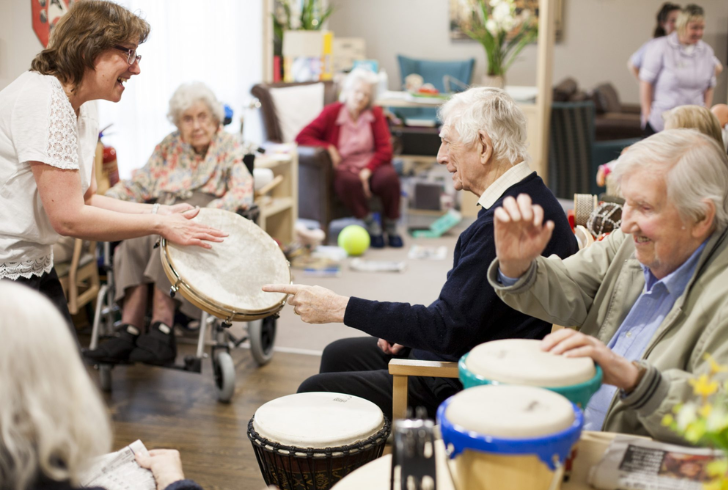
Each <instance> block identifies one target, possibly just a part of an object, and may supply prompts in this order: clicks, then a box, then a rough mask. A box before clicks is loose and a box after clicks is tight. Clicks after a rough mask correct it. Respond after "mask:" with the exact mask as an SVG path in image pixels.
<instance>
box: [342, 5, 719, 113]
mask: <svg viewBox="0 0 728 490" xmlns="http://www.w3.org/2000/svg"><path fill="white" fill-rule="evenodd" d="M563 2H564V4H565V5H564V34H563V37H562V41H561V42H560V43H557V44H556V46H555V48H554V76H553V78H554V82H558V81H560V80H561V79H563V78H565V77H567V76H571V77H573V78H575V79H576V80H577V81H578V82H579V85H580V86H581V87H583V88H584V89H586V90H591V89H592V88H593V87H594V86H596V85H597V84H599V83H601V82H604V81H609V82H611V83H612V84H613V85H614V86H615V87H616V89H617V91H618V92H619V94H620V97H621V98H622V100H623V101H624V102H634V103H636V102H638V100H639V93H638V86H637V83H636V81H635V80H634V79H633V78H632V76H631V75H630V74H629V73H628V71H627V68H626V64H627V59H628V58H629V56H630V55H631V54H632V52H634V51H635V50H636V49H637V48H638V47H639V46H640V45H641V44H642V43H643V42H645V41H646V40H647V39H649V38H650V36H651V35H652V29H653V27H654V18H655V14H656V12H657V10H658V9H659V8H660V6H661V5H662V3H663V0H563ZM332 3H333V4H334V6H335V8H336V10H335V12H334V14H333V15H332V16H331V18H330V20H329V28H330V29H331V30H332V31H334V34H335V35H337V36H341V37H363V38H364V39H365V40H366V43H367V56H368V57H370V58H374V59H378V60H379V62H380V65H381V66H382V67H383V68H384V69H386V70H387V73H388V75H389V80H390V82H389V86H390V89H398V88H399V82H400V74H399V67H398V66H397V61H396V55H397V54H404V55H408V56H412V57H415V58H427V59H464V58H471V57H474V58H475V60H476V61H475V75H474V78H473V81H474V83H477V81H479V80H480V79H481V78H482V76H483V73H484V70H485V54H484V52H483V48H482V47H481V45H480V44H478V43H475V42H472V41H457V42H456V41H451V40H450V39H449V35H448V0H337V1H335V2H332ZM683 3H685V2H683ZM695 3H698V4H699V5H701V6H702V7H703V8H704V9H705V11H706V32H705V37H704V40H705V42H707V43H708V44H710V45H711V46H712V47H713V49H714V50H715V52H716V55H717V56H718V58H719V59H720V60H721V61H722V62H723V64H724V65H726V61H727V59H728V1H726V0H695ZM727 81H728V69H727V70H726V71H724V72H723V74H722V75H721V77H720V78H719V80H718V82H719V83H718V87H717V88H716V95H715V98H714V100H715V102H725V101H726V91H727V90H728V88H727V87H728V83H727ZM535 82H536V46H535V45H533V46H529V47H527V48H526V49H524V50H523V52H522V53H521V57H520V59H519V60H518V61H516V62H515V63H514V64H513V66H512V67H511V69H510V71H509V72H508V74H507V77H506V83H507V84H509V85H535Z"/></svg>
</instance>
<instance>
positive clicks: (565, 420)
mask: <svg viewBox="0 0 728 490" xmlns="http://www.w3.org/2000/svg"><path fill="white" fill-rule="evenodd" d="M445 417H446V418H447V419H448V420H449V421H450V422H452V423H453V424H457V425H459V426H461V427H463V428H464V429H466V430H468V431H472V432H475V433H477V434H480V435H485V436H492V437H502V438H533V437H540V436H546V435H549V434H555V433H557V432H561V431H563V430H565V429H568V428H569V427H571V425H572V423H573V422H574V408H573V405H572V404H571V402H570V401H569V400H567V399H566V398H564V397H563V396H561V395H559V394H558V393H554V392H552V391H549V390H545V389H543V388H535V387H532V386H512V385H487V386H477V387H475V388H469V389H467V390H464V391H461V392H460V393H458V394H457V395H454V396H453V397H452V401H451V402H450V405H449V406H448V407H447V411H446V412H445Z"/></svg>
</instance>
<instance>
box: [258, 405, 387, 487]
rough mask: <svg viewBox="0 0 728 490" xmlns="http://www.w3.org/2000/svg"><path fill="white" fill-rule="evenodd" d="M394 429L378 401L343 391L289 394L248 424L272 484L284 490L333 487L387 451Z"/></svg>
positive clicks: (259, 462) (267, 477)
mask: <svg viewBox="0 0 728 490" xmlns="http://www.w3.org/2000/svg"><path fill="white" fill-rule="evenodd" d="M389 432H390V425H389V421H388V420H387V419H386V418H385V417H384V414H383V413H382V411H381V410H380V409H379V407H377V406H376V405H375V404H374V403H372V402H370V401H368V400H364V399H363V398H359V397H356V396H352V395H344V394H340V393H299V394H296V395H289V396H284V397H282V398H278V399H276V400H273V401H270V402H268V403H266V404H264V405H263V406H261V407H260V408H259V409H258V410H257V411H256V412H255V415H254V416H253V418H252V419H250V422H249V423H248V438H249V439H250V442H251V443H252V445H253V450H254V452H255V457H256V459H257V460H258V465H259V466H260V471H261V472H262V474H263V479H264V480H265V483H266V485H275V486H277V487H278V488H280V489H282V490H328V489H329V488H331V487H332V486H333V485H334V484H335V483H336V482H338V481H339V480H341V479H342V478H343V477H345V476H346V475H347V474H349V473H351V472H352V471H354V470H355V469H357V468H359V467H360V466H363V465H365V464H366V463H368V462H370V461H372V460H374V459H376V458H378V457H379V456H381V455H382V451H383V449H384V444H385V442H386V441H387V437H388V436H389Z"/></svg>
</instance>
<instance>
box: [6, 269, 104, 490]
mask: <svg viewBox="0 0 728 490" xmlns="http://www.w3.org/2000/svg"><path fill="white" fill-rule="evenodd" d="M0 311H2V312H3V314H2V315H0V338H2V342H0V487H2V488H7V489H13V490H24V489H27V488H30V486H31V484H32V483H33V481H34V480H35V479H36V478H37V477H38V476H39V475H40V474H41V473H42V474H44V475H45V476H46V477H47V478H50V479H52V480H56V481H70V482H71V485H73V486H74V487H78V486H80V485H79V476H80V472H81V471H82V470H83V469H84V468H85V467H87V465H88V464H89V463H90V462H91V459H92V458H93V457H95V456H98V455H100V454H103V453H105V452H108V451H109V449H110V447H111V426H110V422H109V417H108V415H107V413H106V409H105V408H104V404H103V402H102V401H101V397H100V396H99V393H98V391H97V390H96V388H95V387H94V386H93V383H92V382H91V379H90V378H89V376H88V373H87V372H86V369H85V368H84V366H83V363H82V362H81V357H80V355H79V352H78V347H77V346H76V343H75V342H74V340H73V338H72V337H71V332H70V330H69V328H68V325H67V324H66V321H65V320H64V319H63V317H62V316H61V314H60V313H59V312H58V310H57V309H56V307H55V306H54V305H53V304H52V303H51V302H50V301H49V300H48V299H47V298H45V297H44V296H42V295H41V294H40V293H38V292H36V291H34V290H32V289H30V288H28V287H25V286H22V285H20V284H16V283H14V282H12V281H0Z"/></svg>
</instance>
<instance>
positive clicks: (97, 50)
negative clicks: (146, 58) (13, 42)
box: [30, 0, 151, 89]
mask: <svg viewBox="0 0 728 490" xmlns="http://www.w3.org/2000/svg"><path fill="white" fill-rule="evenodd" d="M150 29H151V28H150V27H149V23H148V22H147V21H145V20H144V19H142V18H141V17H139V16H138V15H136V14H134V13H132V12H129V11H128V10H127V9H125V8H124V7H121V6H119V5H117V4H115V3H113V2H108V1H104V0H82V1H77V2H75V3H74V4H73V6H72V7H71V8H70V10H69V11H68V13H67V14H66V15H64V16H63V17H62V18H61V20H59V21H58V24H56V26H55V27H54V28H53V32H52V33H51V38H50V41H49V42H48V47H47V48H46V49H44V50H43V51H41V52H40V53H38V54H37V55H36V57H35V59H33V62H32V63H31V64H30V70H31V71H37V72H38V73H41V74H43V75H54V76H56V77H57V78H58V79H59V80H61V81H62V82H63V83H72V84H73V87H74V89H76V88H78V86H79V85H80V84H81V80H82V79H83V74H84V73H85V71H86V69H91V70H93V69H94V62H95V61H96V58H97V57H98V56H99V55H100V54H101V53H102V52H103V51H106V50H107V49H111V48H113V47H114V45H116V44H122V43H128V42H131V41H134V42H137V41H138V44H141V43H143V42H144V41H146V39H147V37H148V36H149V31H150Z"/></svg>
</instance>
